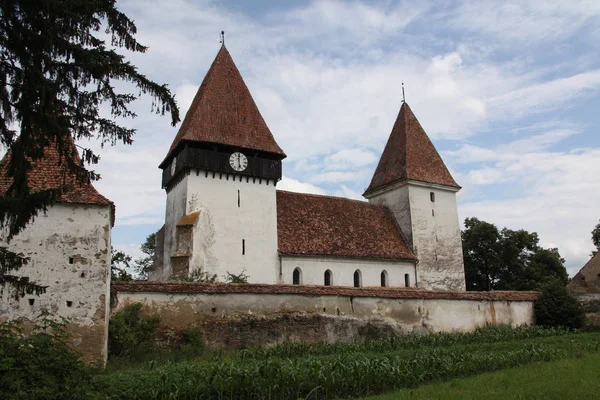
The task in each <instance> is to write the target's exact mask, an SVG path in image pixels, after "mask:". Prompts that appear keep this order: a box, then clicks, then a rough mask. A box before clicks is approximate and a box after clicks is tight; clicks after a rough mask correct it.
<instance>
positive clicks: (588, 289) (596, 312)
mask: <svg viewBox="0 0 600 400" xmlns="http://www.w3.org/2000/svg"><path fill="white" fill-rule="evenodd" d="M567 287H568V288H569V291H570V292H571V294H572V295H573V296H575V297H576V298H577V300H579V301H580V302H581V304H582V305H583V308H584V310H585V313H586V316H587V318H588V319H589V321H590V322H591V323H592V324H595V325H598V324H600V252H599V253H596V254H594V256H593V257H592V258H591V259H590V260H589V261H588V262H587V263H586V264H585V265H584V266H583V267H582V268H581V269H580V270H579V272H577V274H575V276H574V277H573V279H571V282H569V284H568V285H567Z"/></svg>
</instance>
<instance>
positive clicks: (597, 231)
mask: <svg viewBox="0 0 600 400" xmlns="http://www.w3.org/2000/svg"><path fill="white" fill-rule="evenodd" d="M592 243H594V246H595V247H596V250H594V251H592V255H594V254H596V253H597V252H598V250H600V223H598V224H596V226H595V227H594V229H593V230H592Z"/></svg>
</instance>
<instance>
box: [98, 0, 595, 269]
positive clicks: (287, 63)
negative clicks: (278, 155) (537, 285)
mask: <svg viewBox="0 0 600 400" xmlns="http://www.w3.org/2000/svg"><path fill="white" fill-rule="evenodd" d="M117 7H118V8H119V9H120V10H121V11H123V12H125V13H126V14H127V15H128V16H129V17H130V18H131V19H133V20H134V21H135V24H136V25H137V28H138V34H137V38H138V40H139V41H140V42H141V43H142V44H144V45H146V46H148V47H149V49H148V51H147V52H146V53H145V54H137V53H136V54H127V57H128V59H129V60H130V61H131V62H132V63H133V64H135V65H136V66H137V67H138V69H139V70H140V71H141V72H142V73H144V74H146V75H147V76H148V77H149V78H151V79H153V80H155V81H157V82H160V83H166V84H168V86H169V87H170V88H171V90H172V91H173V92H174V93H175V95H176V100H177V102H178V104H179V107H180V109H181V115H182V117H183V116H184V115H185V112H186V111H187V109H188V107H189V105H190V103H191V101H192V98H193V96H194V95H195V93H196V91H197V89H198V87H199V86H200V84H201V82H202V79H203V78H204V75H205V74H206V71H207V70H208V68H209V67H210V64H211V63H212V61H213V59H214V57H215V56H216V54H217V52H218V50H219V47H220V44H219V33H220V31H221V30H224V31H225V42H226V45H227V48H228V50H229V52H230V53H231V55H232V57H233V59H234V61H235V63H236V65H237V67H238V68H239V70H240V72H241V74H242V76H243V78H244V80H245V82H246V84H247V86H248V87H249V89H250V92H251V93H252V95H253V97H254V100H255V102H256V103H257V105H258V108H259V110H260V111H261V113H262V115H263V117H264V119H265V121H266V122H267V125H268V126H269V127H270V129H271V131H272V133H273V135H274V137H275V139H276V141H277V142H278V144H279V145H280V146H281V147H282V148H283V150H284V151H285V152H286V153H287V155H288V157H287V159H286V160H285V161H284V164H283V175H284V178H283V180H282V181H281V182H280V183H279V184H278V185H277V187H278V189H286V190H293V191H300V192H311V193H320V194H329V195H337V196H344V197H349V198H355V199H361V198H362V197H361V194H362V193H363V191H364V189H365V188H366V187H367V186H368V184H369V181H370V179H371V176H372V174H373V172H374V170H375V167H376V165H377V162H378V160H379V157H380V155H381V152H382V151H383V147H384V146H385V143H386V141H387V138H388V136H389V134H390V132H391V129H392V126H393V124H394V121H395V119H396V116H397V114H398V111H399V109H400V105H401V101H402V90H401V87H402V82H404V85H405V90H406V101H407V102H408V103H409V104H410V106H411V109H412V110H413V112H414V113H415V115H416V116H417V118H418V119H419V121H420V122H421V125H422V126H423V128H424V129H425V131H426V132H427V134H428V135H429V137H430V138H431V139H432V141H433V143H434V145H435V146H436V148H437V150H438V151H439V152H440V154H441V155H442V158H443V159H444V161H445V163H446V165H447V167H448V168H449V170H450V171H451V173H452V175H453V177H454V178H455V180H456V181H457V182H458V183H459V184H460V185H461V186H462V190H461V191H460V192H459V193H458V197H457V200H458V211H459V218H460V221H461V224H462V221H464V219H465V218H467V217H477V218H479V219H481V220H484V221H488V222H492V223H494V224H496V225H497V226H498V227H500V228H502V227H508V228H510V229H526V230H528V231H533V232H537V233H538V235H539V238H540V244H541V245H542V246H544V247H558V248H559V251H560V254H561V255H562V256H563V257H564V258H565V259H566V266H567V269H568V271H569V273H570V275H573V274H574V273H576V272H577V270H579V268H581V266H583V264H584V263H585V262H586V261H587V259H588V258H589V254H590V252H591V250H592V249H593V245H592V242H591V239H590V237H591V235H590V232H591V230H592V229H593V228H594V226H595V225H596V224H597V223H598V220H599V218H600V208H599V206H598V205H599V204H600V179H598V178H599V176H600V139H599V136H598V133H599V132H598V130H599V124H600V116H599V114H600V1H597V0H594V1H568V2H565V1H554V0H541V1H540V0H525V1H514V0H505V1H436V2H428V1H414V0H413V1H405V2H401V1H333V0H321V1H266V0H264V1H232V0H231V1H225V0H223V1H207V0H143V1H142V0H120V1H118V2H117ZM122 87H123V90H127V86H122ZM129 89H130V90H131V88H129ZM133 109H134V110H135V111H136V112H137V114H138V117H137V118H136V119H133V120H127V121H121V122H122V123H125V124H127V126H130V127H134V128H135V129H137V134H136V137H135V142H134V144H133V145H132V146H124V145H117V146H115V147H104V148H102V149H99V154H100V156H101V160H100V163H99V164H98V165H96V166H94V169H95V170H96V171H97V172H99V173H100V174H101V176H102V180H101V181H99V182H97V183H96V184H95V186H96V187H97V188H98V190H99V191H100V192H101V193H102V194H104V195H105V196H107V197H108V198H110V199H111V200H113V201H114V202H115V204H116V210H117V213H116V216H117V218H116V224H115V227H114V229H113V245H114V246H115V247H116V248H119V249H121V250H125V251H126V252H128V253H130V254H131V255H133V256H134V257H135V256H139V255H140V252H139V246H140V244H141V243H142V242H143V241H144V239H145V238H146V236H147V235H149V234H151V233H153V232H155V231H156V230H158V229H159V228H160V227H161V226H162V224H163V223H164V212H165V201H166V194H165V191H164V190H163V189H161V170H160V169H158V165H159V163H160V162H161V161H162V160H163V159H164V157H165V156H166V154H167V150H168V149H169V146H170V144H171V142H172V141H173V139H174V137H175V135H176V133H177V129H178V128H179V125H178V126H176V127H172V126H171V125H170V118H169V117H167V116H158V115H155V114H153V113H152V112H151V101H150V99H149V98H141V99H140V100H139V101H138V102H136V104H135V105H134V106H133ZM89 146H91V147H93V148H94V147H95V148H97V146H98V145H97V143H90V144H89Z"/></svg>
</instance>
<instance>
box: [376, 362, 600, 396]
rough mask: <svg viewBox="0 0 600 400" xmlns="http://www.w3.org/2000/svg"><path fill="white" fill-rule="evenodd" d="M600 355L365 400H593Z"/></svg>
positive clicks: (598, 389)
mask: <svg viewBox="0 0 600 400" xmlns="http://www.w3.org/2000/svg"><path fill="white" fill-rule="evenodd" d="M597 398H600V354H591V355H587V356H582V357H580V358H574V359H567V360H560V361H553V362H547V363H539V362H538V363H533V364H529V365H526V366H521V367H517V368H510V369H506V370H502V371H497V372H491V373H484V374H481V375H477V376H474V377H471V378H463V379H454V380H452V381H450V382H444V383H435V384H429V385H425V386H422V387H419V388H417V389H405V390H400V391H396V392H393V393H389V394H386V395H381V396H374V397H369V398H368V399H369V400H392V399H393V400H402V399H411V400H419V399H444V400H454V399H456V400H458V399H461V400H462V399H499V400H500V399H501V400H506V399H557V400H558V399H560V400H562V399H573V400H575V399H578V400H579V399H597Z"/></svg>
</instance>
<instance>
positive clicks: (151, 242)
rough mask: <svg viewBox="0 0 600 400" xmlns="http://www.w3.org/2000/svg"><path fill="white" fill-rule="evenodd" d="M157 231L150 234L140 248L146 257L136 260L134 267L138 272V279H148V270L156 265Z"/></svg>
mask: <svg viewBox="0 0 600 400" xmlns="http://www.w3.org/2000/svg"><path fill="white" fill-rule="evenodd" d="M155 242H156V232H155V233H153V234H151V235H148V237H146V241H145V242H144V243H142V245H141V246H140V250H142V253H144V254H145V256H144V257H142V258H138V259H136V260H135V265H134V269H135V272H136V273H137V275H138V276H137V279H142V280H145V279H148V272H150V270H151V269H152V267H153V266H154V254H155V252H156V243H155Z"/></svg>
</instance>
